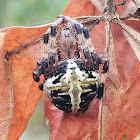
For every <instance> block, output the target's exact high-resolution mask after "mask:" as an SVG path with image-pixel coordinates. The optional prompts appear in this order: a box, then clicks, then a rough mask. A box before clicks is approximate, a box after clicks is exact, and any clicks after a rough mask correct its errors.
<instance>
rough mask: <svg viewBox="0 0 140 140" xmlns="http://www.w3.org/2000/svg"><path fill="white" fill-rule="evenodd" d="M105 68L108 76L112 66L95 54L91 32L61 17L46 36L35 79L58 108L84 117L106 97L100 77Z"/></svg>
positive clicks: (72, 20)
mask: <svg viewBox="0 0 140 140" xmlns="http://www.w3.org/2000/svg"><path fill="white" fill-rule="evenodd" d="M101 64H102V65H103V68H102V73H106V72H107V71H108V69H109V62H108V60H107V58H106V57H104V56H103V55H101V54H97V53H96V52H95V51H94V46H93V44H92V41H91V38H90V35H89V31H88V29H87V28H85V27H84V26H83V25H82V24H81V23H79V22H78V21H76V20H74V19H72V18H70V17H66V16H59V19H58V20H57V21H56V22H55V23H54V24H53V25H52V26H51V27H50V28H49V29H48V30H47V31H46V32H45V33H44V56H43V58H42V59H40V60H38V62H37V69H35V70H34V71H33V78H34V80H35V82H37V83H38V85H39V88H40V90H42V91H44V92H45V93H46V95H47V96H48V98H49V100H50V101H51V102H52V103H53V104H54V105H55V106H56V107H57V108H59V109H61V110H63V111H65V112H70V113H77V112H82V113H83V112H85V111H86V110H87V109H88V107H89V105H90V103H91V102H92V100H93V99H94V98H98V99H101V98H102V96H103V92H104V83H102V82H101V78H100V75H99V73H98V70H99V66H100V65H101ZM41 75H43V76H44V83H41V82H40V76H41Z"/></svg>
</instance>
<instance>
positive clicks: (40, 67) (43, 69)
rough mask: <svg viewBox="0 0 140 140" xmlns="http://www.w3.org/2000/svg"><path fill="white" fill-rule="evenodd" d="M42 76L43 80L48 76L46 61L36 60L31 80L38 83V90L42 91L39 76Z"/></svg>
mask: <svg viewBox="0 0 140 140" xmlns="http://www.w3.org/2000/svg"><path fill="white" fill-rule="evenodd" d="M42 74H43V75H44V80H45V79H47V78H48V76H49V70H48V62H47V59H41V60H38V61H37V69H35V70H34V71H33V79H34V80H35V82H37V83H38V87H39V89H40V90H42V91H43V84H42V83H41V82H40V76H41V75H42Z"/></svg>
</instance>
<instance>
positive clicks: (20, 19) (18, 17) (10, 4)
mask: <svg viewBox="0 0 140 140" xmlns="http://www.w3.org/2000/svg"><path fill="white" fill-rule="evenodd" d="M67 3H68V0H0V29H2V28H7V27H11V26H38V25H42V24H46V23H49V22H53V21H55V20H56V16H57V15H60V14H61V13H62V11H63V10H64V8H65V7H66V4H67ZM35 94H37V93H35ZM43 111H44V110H43V101H42V98H41V99H40V100H39V102H38V105H37V107H36V110H35V112H34V114H33V115H32V117H31V118H30V120H29V123H28V125H27V128H26V130H25V132H24V133H23V135H22V136H21V137H20V139H19V140H48V139H49V133H50V132H49V126H47V125H46V119H45V120H44V118H43V115H44V114H43Z"/></svg>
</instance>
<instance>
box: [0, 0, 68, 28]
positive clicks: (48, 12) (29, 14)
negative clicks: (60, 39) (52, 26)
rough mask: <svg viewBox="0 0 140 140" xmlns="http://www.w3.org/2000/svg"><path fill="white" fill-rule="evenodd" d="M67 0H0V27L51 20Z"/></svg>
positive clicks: (33, 24)
mask: <svg viewBox="0 0 140 140" xmlns="http://www.w3.org/2000/svg"><path fill="white" fill-rule="evenodd" d="M68 1H69V0H0V28H6V27H10V26H35V25H41V24H46V23H49V22H52V21H54V20H55V19H56V16H57V15H60V14H61V13H62V11H63V10H64V8H65V6H66V4H67V2H68Z"/></svg>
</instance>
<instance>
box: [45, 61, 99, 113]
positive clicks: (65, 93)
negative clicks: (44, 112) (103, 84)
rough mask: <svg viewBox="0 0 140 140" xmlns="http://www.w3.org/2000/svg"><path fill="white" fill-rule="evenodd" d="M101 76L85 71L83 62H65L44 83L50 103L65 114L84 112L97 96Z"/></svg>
mask: <svg viewBox="0 0 140 140" xmlns="http://www.w3.org/2000/svg"><path fill="white" fill-rule="evenodd" d="M91 75H92V76H91ZM98 80H99V74H98V73H97V72H94V71H87V70H85V66H84V64H83V62H82V60H78V59H76V60H74V59H70V60H65V61H63V62H62V63H61V64H59V65H58V67H57V71H56V75H55V76H52V77H50V78H48V79H47V80H46V81H45V83H44V91H45V93H46V94H47V96H48V97H49V99H50V101H51V102H52V103H53V104H54V105H55V106H56V107H58V108H59V109H61V110H63V111H65V112H72V113H76V112H79V111H81V112H84V111H86V110H87V109H88V106H89V104H90V103H91V101H92V100H93V98H94V97H95V96H96V95H97V90H98Z"/></svg>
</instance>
